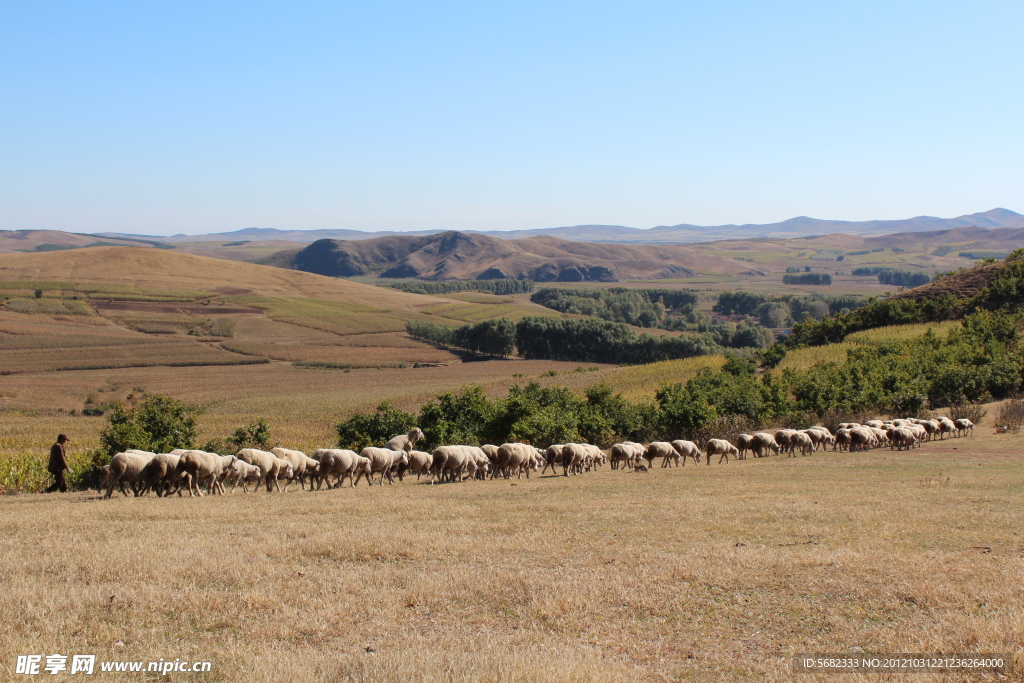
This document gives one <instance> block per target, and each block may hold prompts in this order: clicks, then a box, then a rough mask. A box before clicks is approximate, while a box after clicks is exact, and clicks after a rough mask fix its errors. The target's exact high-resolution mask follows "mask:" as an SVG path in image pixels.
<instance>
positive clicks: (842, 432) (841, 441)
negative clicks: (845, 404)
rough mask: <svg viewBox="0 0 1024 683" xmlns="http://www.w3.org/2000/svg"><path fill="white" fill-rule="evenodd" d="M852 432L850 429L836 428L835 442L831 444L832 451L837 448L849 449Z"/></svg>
mask: <svg viewBox="0 0 1024 683" xmlns="http://www.w3.org/2000/svg"><path fill="white" fill-rule="evenodd" d="M852 433H853V430H852V429H845V428H844V429H838V430H836V442H835V443H834V444H832V450H833V451H834V450H836V449H837V448H838V449H839V450H841V451H842V450H847V451H848V450H850V444H851V443H852V437H851V436H850V435H851V434H852Z"/></svg>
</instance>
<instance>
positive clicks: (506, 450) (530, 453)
mask: <svg viewBox="0 0 1024 683" xmlns="http://www.w3.org/2000/svg"><path fill="white" fill-rule="evenodd" d="M536 451H537V449H536V448H534V447H533V446H528V445H527V444H523V443H505V444H502V445H501V446H500V447H499V448H498V466H497V468H495V470H494V476H498V475H499V474H500V475H501V476H503V477H505V479H509V478H511V476H512V475H513V474H515V475H516V478H517V479H522V478H523V472H526V478H527V479H529V478H530V470H531V469H536V461H537V453H536Z"/></svg>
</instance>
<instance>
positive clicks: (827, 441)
mask: <svg viewBox="0 0 1024 683" xmlns="http://www.w3.org/2000/svg"><path fill="white" fill-rule="evenodd" d="M803 431H804V434H806V435H807V436H809V437H811V441H812V442H813V443H814V450H815V451H817V450H818V448H819V447H820V448H821V449H822V450H828V448H827V447H828V446H830V445H832V444H834V443H835V441H836V437H834V436H832V432H830V431H828V429H826V428H825V427H809V428H808V429H805V430H803Z"/></svg>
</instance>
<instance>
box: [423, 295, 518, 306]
mask: <svg viewBox="0 0 1024 683" xmlns="http://www.w3.org/2000/svg"><path fill="white" fill-rule="evenodd" d="M441 296H442V298H444V299H455V300H456V301H465V302H466V303H470V304H509V303H512V302H513V301H515V300H514V299H512V298H511V297H507V296H498V295H496V294H485V293H484V292H455V293H453V294H442V295H441Z"/></svg>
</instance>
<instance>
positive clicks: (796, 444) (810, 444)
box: [789, 432, 814, 457]
mask: <svg viewBox="0 0 1024 683" xmlns="http://www.w3.org/2000/svg"><path fill="white" fill-rule="evenodd" d="M797 448H799V449H800V453H801V454H802V455H810V454H811V453H813V452H814V441H812V440H811V437H810V435H809V434H807V433H806V432H795V433H794V434H792V435H790V438H789V455H790V457H792V456H795V455H796V449H797Z"/></svg>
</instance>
